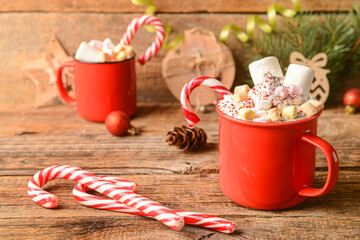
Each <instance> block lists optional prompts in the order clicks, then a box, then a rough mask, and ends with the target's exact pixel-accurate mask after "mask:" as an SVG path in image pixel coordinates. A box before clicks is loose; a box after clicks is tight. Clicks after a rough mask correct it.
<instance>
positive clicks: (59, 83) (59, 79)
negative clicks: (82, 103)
mask: <svg viewBox="0 0 360 240" xmlns="http://www.w3.org/2000/svg"><path fill="white" fill-rule="evenodd" d="M74 66H75V62H74V61H70V62H66V63H63V64H61V65H60V67H59V69H58V70H57V78H56V83H57V87H58V89H59V92H60V96H61V98H62V99H64V100H65V102H67V103H68V104H70V105H71V106H74V107H76V105H77V104H76V100H75V99H74V98H72V97H70V96H69V94H68V93H67V91H66V89H65V88H64V84H63V81H62V72H63V69H64V68H65V67H74Z"/></svg>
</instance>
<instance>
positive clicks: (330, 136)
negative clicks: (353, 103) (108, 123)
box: [0, 104, 360, 176]
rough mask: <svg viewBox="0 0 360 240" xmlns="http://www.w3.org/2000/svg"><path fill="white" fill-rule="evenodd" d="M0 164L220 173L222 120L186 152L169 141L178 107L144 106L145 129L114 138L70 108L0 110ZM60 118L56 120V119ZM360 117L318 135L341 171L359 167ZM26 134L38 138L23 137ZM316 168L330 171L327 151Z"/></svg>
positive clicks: (327, 122) (328, 121) (324, 125)
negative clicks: (200, 143)
mask: <svg viewBox="0 0 360 240" xmlns="http://www.w3.org/2000/svg"><path fill="white" fill-rule="evenodd" d="M0 111H1V112H2V118H1V119H0V129H1V130H0V162H1V163H2V164H3V165H4V166H7V167H6V168H3V169H1V170H0V175H7V176H9V175H29V172H31V171H36V170H38V169H41V168H44V167H47V166H51V165H56V164H71V165H75V166H78V167H86V168H88V169H89V170H90V169H94V170H96V171H98V172H99V173H102V174H107V173H112V174H171V173H182V174H194V173H216V172H217V171H218V153H217V147H218V119H217V118H218V116H217V113H216V112H215V111H213V112H210V113H201V114H200V118H201V121H200V124H199V127H203V128H204V129H205V131H206V132H207V134H208V137H209V139H208V145H207V146H206V148H205V149H203V150H201V151H198V152H194V153H184V152H182V151H180V150H178V149H176V148H174V147H170V146H168V145H167V143H166V142H165V136H166V133H167V131H169V130H171V129H172V128H173V127H174V126H180V125H182V124H185V121H184V118H183V116H182V113H181V110H180V107H179V104H159V105H156V104H145V105H144V104H142V105H140V106H139V109H138V114H137V115H136V117H135V118H134V119H133V120H132V122H133V124H134V125H135V126H138V127H140V128H141V129H142V131H143V132H142V134H141V135H140V136H135V137H132V136H126V137H120V138H119V137H114V136H111V135H110V134H109V133H108V132H107V131H106V129H105V126H104V124H99V123H92V122H88V121H85V120H83V119H81V118H80V117H79V116H78V115H77V114H76V112H75V110H74V109H73V108H71V107H68V106H65V105H59V106H55V107H49V108H41V109H32V108H30V109H29V108H25V107H21V106H18V107H11V108H7V107H5V106H4V107H0ZM54 116H56V118H54ZM359 121H360V115H358V114H356V115H353V116H346V115H345V114H344V113H342V109H330V110H326V111H324V113H323V115H322V116H321V117H320V119H319V136H321V137H323V138H324V139H325V140H327V141H329V142H330V143H331V144H333V146H334V147H335V149H336V150H337V152H338V155H339V158H340V168H342V169H347V168H358V162H359V159H360V149H359V138H358V136H359V134H360V126H359V124H358V122H359ZM22 132H35V133H34V134H24V135H19V133H22ZM316 166H317V168H318V170H319V171H326V167H327V163H326V160H325V157H324V155H323V154H322V152H320V151H318V153H317V162H316Z"/></svg>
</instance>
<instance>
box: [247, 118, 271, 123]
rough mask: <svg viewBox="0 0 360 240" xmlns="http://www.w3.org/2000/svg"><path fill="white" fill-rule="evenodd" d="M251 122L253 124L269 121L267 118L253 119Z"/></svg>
mask: <svg viewBox="0 0 360 240" xmlns="http://www.w3.org/2000/svg"><path fill="white" fill-rule="evenodd" d="M252 121H253V122H263V123H269V122H271V121H270V118H268V117H260V118H254V119H253V120H252Z"/></svg>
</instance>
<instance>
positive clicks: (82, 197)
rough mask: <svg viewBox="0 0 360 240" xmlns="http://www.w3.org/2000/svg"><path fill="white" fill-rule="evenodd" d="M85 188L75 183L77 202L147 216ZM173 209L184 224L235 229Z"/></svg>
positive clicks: (211, 218)
mask: <svg viewBox="0 0 360 240" xmlns="http://www.w3.org/2000/svg"><path fill="white" fill-rule="evenodd" d="M112 180H113V181H114V182H116V181H117V180H116V178H113V179H112ZM121 184H123V179H119V182H118V185H119V186H121ZM124 186H126V185H124ZM87 189H88V188H87V187H86V186H84V185H82V184H80V183H78V184H76V186H75V187H74V189H73V195H74V198H75V200H76V201H77V202H78V203H80V204H83V205H85V206H88V207H92V208H98V209H102V210H110V211H117V212H122V213H130V214H136V215H140V216H146V217H148V216H147V215H146V214H144V213H143V212H141V211H139V210H137V209H135V208H131V207H128V206H126V205H125V204H122V203H120V202H118V201H116V200H114V199H108V198H102V197H98V196H94V195H91V194H89V193H87V192H86V191H87ZM173 211H174V212H176V214H177V215H179V216H182V217H184V220H185V223H186V224H192V225H197V226H202V227H205V228H209V229H212V230H215V231H218V232H222V233H233V232H234V230H235V224H234V223H232V222H230V221H228V220H226V219H223V218H219V217H215V216H211V215H207V214H202V213H195V212H185V211H180V210H173Z"/></svg>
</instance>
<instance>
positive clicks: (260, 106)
mask: <svg viewBox="0 0 360 240" xmlns="http://www.w3.org/2000/svg"><path fill="white" fill-rule="evenodd" d="M270 108H271V102H270V101H269V100H257V101H256V102H255V109H256V110H267V109H270Z"/></svg>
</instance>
